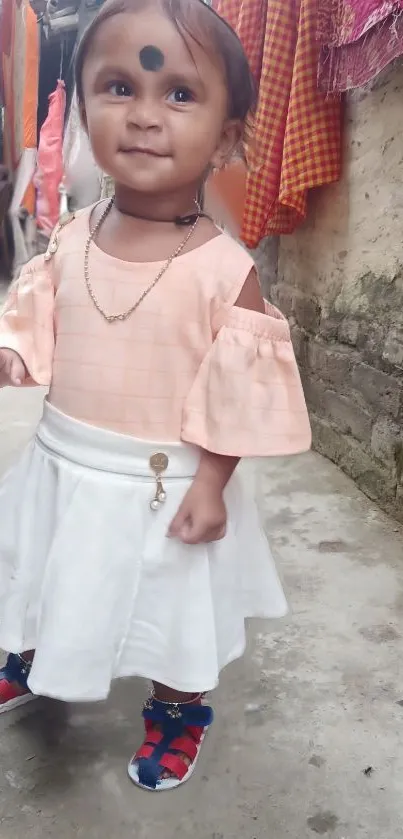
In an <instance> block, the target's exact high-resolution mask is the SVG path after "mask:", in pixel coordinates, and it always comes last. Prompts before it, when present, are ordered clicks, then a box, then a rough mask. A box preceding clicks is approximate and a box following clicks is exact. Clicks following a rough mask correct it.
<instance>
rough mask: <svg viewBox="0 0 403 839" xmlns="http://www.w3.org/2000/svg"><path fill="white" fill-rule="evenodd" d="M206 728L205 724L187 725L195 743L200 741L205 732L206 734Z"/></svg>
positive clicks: (187, 730)
mask: <svg viewBox="0 0 403 839" xmlns="http://www.w3.org/2000/svg"><path fill="white" fill-rule="evenodd" d="M205 730H206V729H205V727H204V726H198V725H187V726H186V733H189V734H190V736H191V737H192V738H193V740H194V741H195V743H200V740H201V738H202V737H203V734H204V732H205Z"/></svg>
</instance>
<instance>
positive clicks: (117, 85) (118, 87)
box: [108, 82, 133, 97]
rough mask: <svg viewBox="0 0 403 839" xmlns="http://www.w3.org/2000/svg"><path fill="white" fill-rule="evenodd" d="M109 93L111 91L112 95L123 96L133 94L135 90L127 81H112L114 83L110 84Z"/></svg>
mask: <svg viewBox="0 0 403 839" xmlns="http://www.w3.org/2000/svg"><path fill="white" fill-rule="evenodd" d="M108 93H111V94H112V96H119V97H121V96H132V93H133V91H132V89H131V87H129V85H128V84H125V82H112V84H108Z"/></svg>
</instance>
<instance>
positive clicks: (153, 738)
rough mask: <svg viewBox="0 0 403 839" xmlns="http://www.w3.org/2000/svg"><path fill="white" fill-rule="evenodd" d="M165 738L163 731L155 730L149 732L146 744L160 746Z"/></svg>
mask: <svg viewBox="0 0 403 839" xmlns="http://www.w3.org/2000/svg"><path fill="white" fill-rule="evenodd" d="M163 736H164V735H163V733H162V731H156V730H155V729H154V730H153V731H147V733H146V736H145V740H144V742H145V743H151V744H152V745H153V746H158V744H159V743H160V742H161V740H162V738H163Z"/></svg>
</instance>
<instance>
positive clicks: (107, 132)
mask: <svg viewBox="0 0 403 839" xmlns="http://www.w3.org/2000/svg"><path fill="white" fill-rule="evenodd" d="M189 47H190V49H191V53H190V52H189V49H188V48H187V46H186V43H185V42H184V40H183V38H182V37H181V35H180V34H179V32H178V31H177V29H176V28H175V26H174V24H173V23H172V22H171V21H170V20H169V19H168V18H166V17H165V16H164V14H163V13H162V12H161V11H160V10H159V9H158V8H157V7H155V6H150V7H146V8H144V9H143V10H142V11H139V12H136V13H121V14H117V15H115V16H114V17H112V18H110V19H109V20H106V21H104V22H103V23H102V24H101V25H100V27H99V29H98V31H97V32H96V33H95V35H94V39H93V42H92V45H91V49H90V52H89V54H88V56H87V58H86V60H85V63H84V69H83V90H84V105H83V119H84V122H85V125H86V127H87V130H88V134H89V137H90V141H91V145H92V148H93V152H94V156H95V158H96V160H97V161H98V164H99V165H100V167H101V168H102V169H103V170H104V171H105V172H107V173H108V174H109V175H111V176H112V177H113V178H114V180H115V182H116V183H117V184H120V185H122V186H125V187H126V188H129V189H132V190H134V191H136V192H140V193H141V192H144V193H146V194H149V195H151V194H154V193H155V194H156V195H158V194H167V193H169V192H171V191H172V192H173V193H174V192H176V191H177V190H181V189H182V190H183V189H187V188H193V187H195V188H196V187H197V186H198V185H199V184H200V182H201V180H202V179H203V177H204V175H205V172H206V170H207V169H208V167H209V166H211V165H212V166H217V167H220V166H221V165H222V164H223V163H224V162H225V160H226V158H227V157H228V154H229V153H230V151H232V147H233V146H234V145H235V143H236V140H237V134H238V126H237V125H236V124H235V123H234V122H231V121H229V120H227V109H228V102H227V91H226V86H225V81H224V74H223V70H222V69H221V67H220V64H219V61H217V64H216V63H215V62H214V61H213V60H212V59H211V57H209V55H208V54H207V53H206V52H205V51H204V50H203V49H202V48H201V47H200V46H198V45H197V44H196V43H195V42H194V41H190V40H189ZM147 48H148V49H147Z"/></svg>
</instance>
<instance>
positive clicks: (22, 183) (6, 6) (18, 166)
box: [0, 0, 39, 268]
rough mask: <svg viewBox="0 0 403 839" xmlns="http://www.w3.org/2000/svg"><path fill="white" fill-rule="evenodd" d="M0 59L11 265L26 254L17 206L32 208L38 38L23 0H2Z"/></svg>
mask: <svg viewBox="0 0 403 839" xmlns="http://www.w3.org/2000/svg"><path fill="white" fill-rule="evenodd" d="M0 64H1V71H2V72H1V86H2V91H1V95H2V100H3V103H4V106H5V107H4V135H3V141H4V148H3V154H4V162H5V163H6V165H7V166H8V168H9V171H10V172H11V174H12V179H13V197H12V201H11V205H10V210H9V215H10V218H11V224H12V229H13V238H14V251H15V265H16V267H17V268H18V266H20V265H22V264H23V263H24V262H26V261H27V260H28V258H29V256H30V255H31V253H30V250H29V243H27V241H26V238H25V234H24V231H23V228H22V226H21V222H20V219H19V214H20V208H21V207H23V208H24V209H25V210H26V211H27V213H28V215H29V216H32V215H33V213H34V211H35V191H34V188H33V184H32V177H33V174H34V171H35V163H36V141H37V108H38V75H39V37H38V24H37V19H36V15H35V12H34V11H33V9H32V8H31V6H30V3H29V0H2V4H1V18H0Z"/></svg>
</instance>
